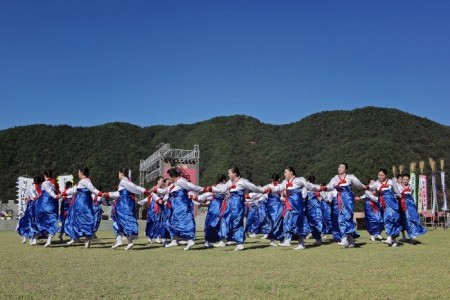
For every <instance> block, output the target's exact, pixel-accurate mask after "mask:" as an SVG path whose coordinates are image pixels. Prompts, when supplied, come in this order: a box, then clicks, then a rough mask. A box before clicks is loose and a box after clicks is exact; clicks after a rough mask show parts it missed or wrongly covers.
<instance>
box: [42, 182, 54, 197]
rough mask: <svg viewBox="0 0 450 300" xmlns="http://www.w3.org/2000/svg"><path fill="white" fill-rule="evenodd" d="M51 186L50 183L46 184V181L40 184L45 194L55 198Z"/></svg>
mask: <svg viewBox="0 0 450 300" xmlns="http://www.w3.org/2000/svg"><path fill="white" fill-rule="evenodd" d="M52 186H53V185H52V184H51V183H50V182H48V181H44V182H43V183H42V189H43V190H44V191H46V192H47V193H49V194H50V196H52V197H53V198H55V197H56V194H55V191H54V190H53V188H52Z"/></svg>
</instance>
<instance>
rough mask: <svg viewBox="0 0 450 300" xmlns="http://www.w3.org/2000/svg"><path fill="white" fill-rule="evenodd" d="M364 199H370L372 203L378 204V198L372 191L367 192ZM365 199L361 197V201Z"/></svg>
mask: <svg viewBox="0 0 450 300" xmlns="http://www.w3.org/2000/svg"><path fill="white" fill-rule="evenodd" d="M363 197H364V198H368V199H369V200H370V201H372V202H378V197H377V196H375V195H374V194H373V193H372V192H371V191H366V192H365V193H364V196H363ZM363 197H361V199H362V198H363Z"/></svg>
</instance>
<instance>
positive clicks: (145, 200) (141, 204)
mask: <svg viewBox="0 0 450 300" xmlns="http://www.w3.org/2000/svg"><path fill="white" fill-rule="evenodd" d="M146 202H148V200H147V198H145V199H142V200H141V201H138V204H139V205H140V206H143V205H144V204H145V203H146Z"/></svg>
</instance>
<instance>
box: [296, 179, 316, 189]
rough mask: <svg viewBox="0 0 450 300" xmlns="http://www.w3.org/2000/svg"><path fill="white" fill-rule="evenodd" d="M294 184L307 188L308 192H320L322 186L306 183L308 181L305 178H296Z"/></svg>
mask: <svg viewBox="0 0 450 300" xmlns="http://www.w3.org/2000/svg"><path fill="white" fill-rule="evenodd" d="M294 183H295V185H298V186H299V187H300V188H302V187H305V188H306V189H307V190H308V191H315V192H318V191H319V190H320V185H317V184H312V183H311V182H308V181H306V179H305V178H303V177H296V178H294Z"/></svg>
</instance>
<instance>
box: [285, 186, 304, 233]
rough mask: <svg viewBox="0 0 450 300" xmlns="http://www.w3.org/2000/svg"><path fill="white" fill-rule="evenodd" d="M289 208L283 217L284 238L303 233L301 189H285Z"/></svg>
mask: <svg viewBox="0 0 450 300" xmlns="http://www.w3.org/2000/svg"><path fill="white" fill-rule="evenodd" d="M286 192H287V193H288V199H286V201H289V203H290V205H291V209H290V210H287V211H286V214H285V216H284V219H283V232H284V238H285V239H288V240H290V239H292V237H293V236H298V237H300V235H303V224H304V206H303V202H304V201H303V197H302V191H301V190H300V189H293V190H287V191H286Z"/></svg>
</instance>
